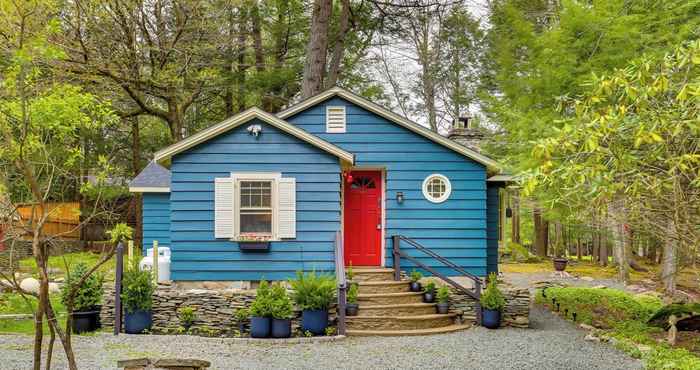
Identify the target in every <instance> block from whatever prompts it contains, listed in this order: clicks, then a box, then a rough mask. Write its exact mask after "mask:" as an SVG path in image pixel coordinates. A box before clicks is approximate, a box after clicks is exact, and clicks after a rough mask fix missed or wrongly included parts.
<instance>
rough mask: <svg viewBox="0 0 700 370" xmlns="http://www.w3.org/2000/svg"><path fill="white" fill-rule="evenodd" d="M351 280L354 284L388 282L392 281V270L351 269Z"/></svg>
mask: <svg viewBox="0 0 700 370" xmlns="http://www.w3.org/2000/svg"><path fill="white" fill-rule="evenodd" d="M352 272H353V275H354V276H353V278H352V280H353V281H355V282H360V281H390V280H393V279H394V270H393V269H388V268H364V267H353V268H352Z"/></svg>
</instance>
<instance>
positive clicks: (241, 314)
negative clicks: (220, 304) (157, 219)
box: [236, 308, 250, 336]
mask: <svg viewBox="0 0 700 370" xmlns="http://www.w3.org/2000/svg"><path fill="white" fill-rule="evenodd" d="M249 318H250V311H249V310H248V309H247V308H239V309H238V310H236V323H237V324H238V332H239V333H240V335H241V336H243V333H245V322H246V321H248V319H249Z"/></svg>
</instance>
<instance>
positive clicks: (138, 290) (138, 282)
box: [121, 258, 156, 313]
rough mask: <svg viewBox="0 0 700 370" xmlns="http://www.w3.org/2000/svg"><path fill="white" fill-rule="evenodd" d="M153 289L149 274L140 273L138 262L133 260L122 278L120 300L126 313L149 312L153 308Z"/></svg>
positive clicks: (148, 272) (153, 285)
mask: <svg viewBox="0 0 700 370" xmlns="http://www.w3.org/2000/svg"><path fill="white" fill-rule="evenodd" d="M155 289H156V287H155V284H154V283H153V277H152V275H151V272H150V271H148V270H144V271H141V270H140V269H139V265H138V260H137V259H136V258H134V262H133V263H132V264H131V266H129V268H127V270H126V271H124V276H123V277H122V294H121V298H122V304H123V305H124V309H125V310H126V312H128V313H132V312H134V311H149V310H150V309H151V307H152V306H153V292H154V291H155Z"/></svg>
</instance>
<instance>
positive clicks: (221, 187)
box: [214, 177, 234, 238]
mask: <svg viewBox="0 0 700 370" xmlns="http://www.w3.org/2000/svg"><path fill="white" fill-rule="evenodd" d="M233 184H234V182H233V179H232V178H230V177H223V178H217V179H216V180H215V183H214V237H215V238H233V226H234V225H233V220H234V217H233V215H234V214H233V210H234V195H233V194H234V192H233Z"/></svg>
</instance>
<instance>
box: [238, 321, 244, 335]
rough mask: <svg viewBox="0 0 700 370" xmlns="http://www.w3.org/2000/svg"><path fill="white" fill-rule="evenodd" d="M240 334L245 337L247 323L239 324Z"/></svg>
mask: <svg viewBox="0 0 700 370" xmlns="http://www.w3.org/2000/svg"><path fill="white" fill-rule="evenodd" d="M238 333H239V334H240V335H241V336H243V333H245V323H244V322H239V323H238Z"/></svg>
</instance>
